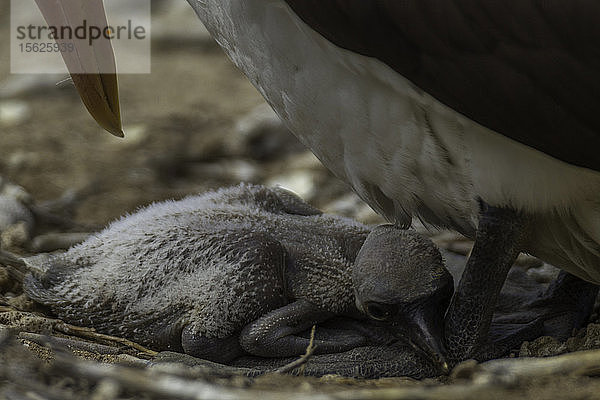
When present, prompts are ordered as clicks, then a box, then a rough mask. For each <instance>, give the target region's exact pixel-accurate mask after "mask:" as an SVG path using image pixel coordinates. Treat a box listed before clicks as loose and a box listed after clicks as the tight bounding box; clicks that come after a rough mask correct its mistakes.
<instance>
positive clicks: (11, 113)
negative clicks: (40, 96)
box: [0, 100, 31, 126]
mask: <svg viewBox="0 0 600 400" xmlns="http://www.w3.org/2000/svg"><path fill="white" fill-rule="evenodd" d="M30 116H31V107H30V106H29V104H27V103H26V102H24V101H19V100H6V101H3V102H0V125H3V126H14V125H19V124H21V123H23V122H25V121H26V120H27V119H28V118H29V117H30Z"/></svg>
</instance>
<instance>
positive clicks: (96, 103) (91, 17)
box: [35, 0, 123, 137]
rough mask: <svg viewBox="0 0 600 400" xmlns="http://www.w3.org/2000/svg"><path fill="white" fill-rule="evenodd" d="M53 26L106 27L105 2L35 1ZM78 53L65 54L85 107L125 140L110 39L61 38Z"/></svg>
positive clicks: (73, 0) (105, 127)
mask: <svg viewBox="0 0 600 400" xmlns="http://www.w3.org/2000/svg"><path fill="white" fill-rule="evenodd" d="M35 1H36V3H37V5H38V7H39V8H40V10H41V12H42V14H43V16H44V18H45V19H46V22H47V23H48V25H49V26H57V27H61V26H71V27H72V28H75V26H74V25H77V24H81V23H82V21H84V20H86V21H87V24H88V25H93V26H98V27H106V26H107V21H106V13H105V11H104V5H103V3H102V0H35ZM57 42H59V43H65V44H67V45H70V46H69V47H71V48H73V49H74V50H75V51H69V52H62V53H61V54H62V57H63V59H64V61H65V64H66V65H67V69H68V70H69V73H70V74H71V77H72V79H73V83H74V84H75V87H76V88H77V91H78V92H79V96H80V97H81V100H82V101H83V104H84V105H85V107H86V108H87V110H88V111H89V113H90V114H91V115H92V117H94V119H95V120H96V122H98V124H99V125H100V126H101V127H102V128H104V129H105V130H107V131H108V132H110V133H112V134H113V135H115V136H119V137H123V129H122V125H121V112H120V107H119V87H118V83H117V68H116V65H115V56H114V52H113V48H112V45H111V43H110V40H108V39H105V38H100V39H96V40H93V41H92V43H91V44H90V42H89V41H88V40H79V39H69V38H58V39H57Z"/></svg>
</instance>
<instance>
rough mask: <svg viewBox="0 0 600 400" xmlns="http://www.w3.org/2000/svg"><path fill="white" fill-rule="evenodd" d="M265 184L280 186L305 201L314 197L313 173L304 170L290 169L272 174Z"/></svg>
mask: <svg viewBox="0 0 600 400" xmlns="http://www.w3.org/2000/svg"><path fill="white" fill-rule="evenodd" d="M266 186H281V187H283V188H284V189H288V190H291V191H292V192H294V193H296V194H297V195H298V196H300V197H302V198H303V199H306V200H307V201H310V200H311V199H312V198H313V197H314V195H315V192H316V189H317V188H316V187H315V179H314V176H313V174H312V173H310V172H309V171H305V170H299V171H290V172H288V173H286V174H282V175H277V176H274V177H272V178H270V179H269V180H268V181H267V182H266Z"/></svg>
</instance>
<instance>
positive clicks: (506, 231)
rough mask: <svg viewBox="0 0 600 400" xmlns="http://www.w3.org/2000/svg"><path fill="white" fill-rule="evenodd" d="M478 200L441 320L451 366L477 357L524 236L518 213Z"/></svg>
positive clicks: (524, 223)
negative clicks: (467, 247) (473, 229)
mask: <svg viewBox="0 0 600 400" xmlns="http://www.w3.org/2000/svg"><path fill="white" fill-rule="evenodd" d="M481 204H482V209H481V216H480V219H479V226H478V228H477V233H476V239H475V244H474V246H473V250H472V252H471V256H470V257H469V260H468V261H467V265H466V267H465V271H464V272H463V275H462V278H461V280H460V283H459V285H458V288H457V289H456V292H455V294H454V297H453V298H452V301H451V303H450V307H449V308H448V312H447V313H446V317H445V321H444V325H445V331H444V335H445V341H446V348H447V352H448V354H447V357H448V361H449V363H450V364H451V366H452V365H453V364H456V363H458V362H460V361H463V360H466V359H468V358H477V356H478V355H479V354H480V352H481V351H482V350H483V348H484V347H485V345H486V344H487V339H488V333H489V328H490V324H491V321H492V315H493V312H494V306H495V304H496V300H497V298H498V295H499V293H500V290H501V289H502V285H503V284H504V281H505V280H506V276H507V274H508V271H509V270H510V268H511V266H512V264H513V263H514V261H515V259H516V258H517V256H518V255H519V252H520V251H521V249H522V248H523V243H524V241H525V239H526V236H527V226H528V222H527V218H526V217H525V216H523V215H522V214H521V213H519V212H517V211H515V210H511V209H506V208H496V207H491V206H489V205H487V204H485V203H484V202H481Z"/></svg>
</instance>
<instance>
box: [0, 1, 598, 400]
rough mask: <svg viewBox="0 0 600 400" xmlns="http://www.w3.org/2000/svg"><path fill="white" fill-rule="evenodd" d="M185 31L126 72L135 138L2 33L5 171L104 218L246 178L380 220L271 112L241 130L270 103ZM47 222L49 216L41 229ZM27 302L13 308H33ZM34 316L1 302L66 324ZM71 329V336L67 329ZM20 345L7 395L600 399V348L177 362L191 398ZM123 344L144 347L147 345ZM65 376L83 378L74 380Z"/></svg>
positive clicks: (84, 218) (38, 327) (1, 343)
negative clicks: (457, 360) (406, 366)
mask: <svg viewBox="0 0 600 400" xmlns="http://www.w3.org/2000/svg"><path fill="white" fill-rule="evenodd" d="M8 4H9V2H8V0H0V26H1V27H2V28H0V32H3V33H5V32H6V33H7V32H8V28H7V27H8V24H9V14H8ZM191 12H192V11H191V9H190V10H189V13H191ZM192 23H193V22H192ZM187 33H188V34H187V35H186V32H175V33H174V35H175V36H166V35H165V36H163V37H162V38H157V39H156V40H155V41H154V43H153V48H152V73H151V74H144V75H124V76H122V77H121V78H120V88H121V102H122V113H123V119H124V130H125V133H126V135H127V138H126V139H124V140H123V139H117V138H114V137H112V136H110V135H109V134H107V133H105V132H103V131H102V130H101V129H100V128H99V127H98V126H96V125H95V123H94V122H93V120H92V119H91V118H90V117H89V115H88V114H87V112H86V111H85V109H84V107H83V106H82V104H81V102H80V100H79V97H78V96H77V94H76V92H75V89H74V88H73V87H72V86H71V85H69V84H63V85H59V86H56V85H54V83H55V82H56V80H57V78H56V77H42V78H40V77H31V76H29V77H28V76H19V75H12V74H10V73H9V63H8V61H9V54H8V44H7V42H6V41H2V42H0V54H1V58H0V131H1V135H0V176H2V177H4V178H7V179H9V180H10V181H12V182H15V183H18V184H19V185H22V186H23V187H24V188H25V189H26V190H27V191H28V192H29V193H30V194H31V195H32V196H33V198H34V199H35V200H36V202H37V203H42V202H43V201H46V200H51V199H55V198H57V197H60V196H61V195H62V194H63V193H65V191H68V190H78V189H84V188H85V189H86V193H87V195H86V196H85V197H83V198H81V199H79V200H78V201H76V202H75V204H74V206H73V207H72V210H71V211H72V216H73V218H74V220H75V221H77V222H78V223H80V224H94V225H104V224H105V223H107V222H108V221H110V220H111V219H114V218H116V217H118V216H120V215H122V214H124V213H126V212H129V211H132V210H135V209H136V208H137V207H138V206H140V205H144V204H148V203H149V202H151V201H156V200H162V199H167V198H181V197H183V196H185V195H186V194H190V193H197V192H201V191H205V190H207V189H211V188H216V187H220V186H225V185H231V184H235V183H238V182H239V181H251V182H256V183H266V184H274V183H281V184H284V185H285V186H288V187H290V188H292V189H294V190H296V191H297V192H299V193H300V194H301V195H302V196H303V197H305V198H306V199H307V200H309V201H310V202H312V203H313V204H314V205H316V206H318V207H320V208H325V209H327V210H330V211H334V212H340V213H345V214H347V215H351V216H354V217H357V218H359V219H362V220H363V221H366V222H376V221H378V219H377V217H376V216H375V215H374V214H373V213H372V212H370V211H369V210H368V208H367V207H365V206H364V204H362V203H361V202H360V201H358V200H357V199H356V198H355V197H353V195H351V194H350V192H349V190H348V188H347V187H346V186H345V185H344V184H343V183H341V182H339V181H338V180H336V179H335V178H334V177H332V176H331V175H330V174H329V173H328V172H327V171H326V170H325V169H324V168H322V167H321V166H320V164H318V162H317V161H316V160H315V159H314V157H312V156H311V155H310V154H309V153H307V152H306V151H305V150H303V148H302V147H301V146H300V145H299V144H298V143H297V141H296V140H295V138H293V137H292V136H291V135H289V133H287V132H285V131H284V130H282V129H281V128H280V127H278V126H277V125H276V124H275V125H273V124H271V125H268V124H267V125H265V124H264V118H263V119H262V120H261V121H263V125H261V124H260V123H258V124H257V123H254V125H253V124H252V123H251V124H250V128H248V127H246V128H244V127H242V128H240V127H239V124H240V121H243V120H244V118H245V117H246V116H247V115H248V114H249V113H251V112H252V111H253V110H255V109H256V107H257V106H260V105H261V104H264V102H263V100H262V98H261V97H260V96H259V94H258V93H257V92H256V90H255V89H254V88H253V87H252V86H251V85H250V84H249V83H248V81H247V80H246V79H245V78H244V77H243V76H242V75H241V73H240V72H239V71H237V70H236V69H235V68H234V67H233V65H232V64H231V63H230V62H229V61H228V60H227V59H226V58H225V57H224V56H223V54H222V52H221V51H220V49H218V47H217V46H216V45H214V44H213V42H212V41H211V40H210V39H209V38H207V37H206V36H204V35H202V33H201V32H200V31H199V33H198V35H197V37H195V36H194V35H191V36H192V37H191V38H190V35H189V32H187ZM178 35H179V36H178ZM3 36H4V37H7V34H5V35H3ZM58 79H60V77H59V78H58ZM15 87H16V88H18V90H15V89H14V88H15ZM246 120H248V119H246ZM48 229H49V228H48V227H47V226H45V227H40V228H39V229H38V231H37V232H35V234H37V233H45V232H47V231H48ZM446 244H447V243H446ZM16 251H20V252H23V253H25V252H27V246H26V245H23V246H21V247H18V246H17V248H16ZM0 275H1V274H0ZM0 278H1V277H0ZM3 279H4V278H3ZM3 282H6V279H5V280H4V281H3ZM2 293H3V294H6V293H9V294H10V293H12V294H17V295H18V288H15V287H12V286H10V285H8V286H7V285H6V284H5V286H4V287H2ZM22 300H23V299H20V300H19V301H13V302H12V303H11V305H12V306H16V307H17V308H21V309H26V310H29V309H31V305H30V304H28V303H27V302H25V303H23V301H22ZM38 311H40V310H38ZM15 313H16V314H15ZM23 318H25V319H24V320H23V319H22V316H21V314H19V313H18V312H16V311H14V308H11V307H8V306H2V308H0V323H1V324H4V325H7V326H13V327H14V326H18V327H20V328H19V329H18V330H19V331H20V332H34V333H41V334H50V333H51V334H58V333H60V332H57V329H56V327H55V326H53V325H52V322H49V321H50V320H47V319H44V318H42V317H40V318H41V319H39V320H38V319H35V318H37V317H35V318H33V317H32V316H31V314H27V315H26V317H23ZM31 318H33V320H32V319H31ZM15 319H16V321H17V322H16V323H15ZM32 321H33V322H32ZM60 335H62V336H65V334H64V332H62V333H60V334H59V336H60ZM0 336H1V335H0ZM599 337H600V334H598V329H597V326H596V325H591V328H590V329H589V330H588V332H587V335H586V332H582V333H581V334H580V339H578V340H579V341H578V342H577V340H575V339H573V340H571V342H570V345H569V344H564V345H560V344H557V343H554V342H549V341H540V342H538V343H536V344H535V345H529V347H525V348H524V350H523V351H524V352H528V353H527V354H528V355H554V354H560V353H565V352H567V351H572V350H584V349H595V348H599V347H600V340H599ZM29 339H31V337H30V338H29ZM11 343H12V342H11V341H10V340H9V339H7V338H1V337H0V347H2V349H3V350H1V349H0V350H1V351H2V352H3V353H2V356H1V357H0V398H98V399H100V398H106V399H109V398H169V397H171V398H219V397H227V396H229V398H245V397H252V396H256V391H260V393H261V396H263V397H270V396H271V395H273V396H274V398H278V396H280V395H282V394H281V393H282V392H285V393H287V394H286V397H291V398H294V396H296V397H298V398H328V397H324V396H326V395H327V396H333V397H331V398H482V396H485V398H500V397H504V398H506V397H510V398H556V399H562V398H582V399H583V398H600V391H599V390H600V381H599V380H598V379H597V378H594V377H593V376H594V375H596V374H598V372H599V371H600V361H598V360H596V358H598V359H600V356H598V355H597V354H596V353H593V352H592V353H585V354H586V355H585V356H584V355H582V356H581V368H570V367H568V366H567V367H565V365H566V364H565V361H564V360H563V359H557V360H558V361H556V365H560V367H556V366H554V367H548V368H542V369H541V370H540V371H541V372H540V371H538V372H539V373H534V374H530V375H528V374H527V373H523V372H522V371H521V372H518V373H517V372H514V371H513V370H511V369H510V368H507V369H505V370H504V371H505V372H503V373H497V371H496V372H494V373H487V372H486V369H485V368H484V367H481V366H480V367H476V366H469V365H467V366H466V367H463V368H462V369H461V370H459V371H458V372H456V373H455V374H454V377H453V378H452V379H443V380H441V381H438V380H427V381H424V382H415V381H412V380H409V379H404V378H398V379H384V380H378V381H359V380H351V379H339V378H332V377H329V378H322V379H313V378H302V377H282V376H279V375H276V376H270V377H266V378H260V379H257V380H250V379H247V378H242V377H239V376H225V377H223V376H220V375H219V374H216V375H215V374H211V373H210V372H206V371H205V373H204V375H203V374H199V373H198V372H197V371H196V370H195V372H193V373H192V372H190V371H189V370H177V371H175V372H173V371H170V372H169V373H170V374H171V375H169V376H171V377H172V376H176V377H178V378H180V379H181V381H182V382H183V383H187V384H189V385H191V386H190V387H193V388H195V389H194V390H196V389H197V391H196V392H194V393H196V394H195V395H190V396H188V397H186V396H184V395H183V394H182V393H179V394H173V393H169V392H160V393H162V394H161V395H157V396H158V397H153V396H154V394H152V393H149V392H148V390H144V388H143V387H141V388H140V386H143V385H141V384H138V385H137V386H136V385H135V384H132V383H131V381H123V382H121V381H119V379H116V378H115V377H114V376H113V377H112V378H110V377H108V378H107V376H108V375H106V374H109V372H106V371H105V372H103V373H104V374H105V375H101V376H98V375H97V374H96V375H94V374H93V373H92V372H90V371H91V370H92V369H93V368H92V367H90V366H89V365H87V364H86V365H85V366H79V364H77V363H78V362H79V361H78V360H79V358H75V359H73V358H71V356H69V355H62V356H61V354H60V352H59V354H58V356H57V354H53V353H52V351H50V350H48V348H47V346H44V344H43V343H42V345H39V344H35V341H32V340H28V339H25V338H24V337H23V336H22V337H21V339H20V341H19V343H26V344H27V346H28V348H29V349H30V350H33V352H31V351H29V350H25V351H24V350H23V347H22V346H20V345H14V344H11ZM561 346H562V347H561ZM569 346H570V347H569ZM55 353H56V352H55ZM76 353H77V354H76V355H79V356H83V358H85V359H90V360H96V361H113V362H114V361H123V360H129V361H131V360H130V359H127V357H125V356H122V355H121V356H114V355H113V356H110V355H106V354H104V355H102V354H99V353H98V352H96V353H94V352H85V351H80V352H76ZM125 353H127V354H129V355H130V356H140V354H139V352H136V351H125ZM589 354H591V355H589ZM61 357H62V358H61ZM586 357H587V358H586ZM594 357H596V358H594ZM143 358H145V357H143V356H142V359H143ZM590 359H591V361H590ZM40 360H43V361H40ZM52 360H54V361H52ZM577 360H578V359H575V361H573V360H567V361H568V362H571V364H568V365H571V366H572V365H573V362H575V365H578V363H579V361H577ZM53 363H54V364H53ZM586 363H587V364H586ZM133 364H135V362H134V363H133ZM15 365H22V366H23V368H24V369H23V370H24V371H28V372H23V373H21V374H19V373H17V372H15V371H19V370H15V369H14V368H12V367H14V366H15ZM93 365H97V364H93ZM553 365H554V364H553ZM74 366H76V368H75V367H74ZM9 367H10V368H9ZM11 368H12V369H11ZM28 368H29V369H28ZM128 368H132V369H131V370H127V371H126V373H125V375H121V376H129V375H127V374H130V373H131V374H132V375H131V376H132V378H131V379H133V380H134V381H135V380H136V379H137V381H138V383H139V382H145V381H144V379H148V376H141V375H140V376H138V375H135V374H137V373H139V368H138V369H136V368H135V365H134V367H131V366H130V367H128ZM181 368H183V367H181ZM528 368H529V367H528ZM531 368H534V367H531ZM7 371H8V372H7ZM32 371H37V372H38V375H35V379H39V382H36V385H38V386H36V387H35V388H32V389H31V390H32V392H35V393H36V395H37V396H38V397H27V395H26V394H23V393H26V392H27V390H26V389H24V388H23V385H25V386H27V384H26V383H24V382H25V381H24V378H23V377H24V376H29V375H27V374H28V373H30V374H31V373H32ZM74 371H78V372H74ZM82 371H83V372H82ZM482 371H483V372H482ZM506 371H508V372H506ZM194 373H196V374H197V375H194ZM486 373H487V375H486ZM511 374H512V375H511ZM142 375H143V373H142ZM68 377H70V378H68ZM109 378H110V379H109ZM192 378H194V379H192ZM32 379H33V378H32ZM61 379H63V380H61ZM64 379H67V380H68V379H71V380H70V381H69V380H68V382H67V383H66V384H65V383H64ZM115 382H116V383H115ZM128 382H129V383H128ZM61 385H63V386H61ZM65 385H66V386H65ZM111 385H112V386H111ZM127 385H129V386H127ZM193 385H197V386H193ZM198 385H200V386H201V385H205V386H202V387H200V386H198ZM65 387H66V388H67V389H68V390H67V392H68V393H69V395H68V396H67V397H64V396H66V395H65V394H64V393H67V392H64V391H63V392H61V390H63V389H65ZM44 388H47V390H48V391H47V392H44V390H45V389H44ZM115 388H116V389H115ZM65 390H66V389H65ZM111 390H112V391H111ZM202 390H206V391H202ZM211 390H212V392H211ZM215 390H216V392H215ZM220 390H221V392H220ZM11 393H12V394H11ZM15 393H17V394H18V395H17V394H15ZM40 393H42V394H40ZM44 393H45V394H44ZM61 393H62V394H61ZM160 393H159V394H160ZM265 393H266V394H265ZM269 393H271V394H269ZM273 393H274V394H273ZM277 393H279V395H278V394H277ZM221 395H222V396H221ZM3 396H4V397H3ZM11 396H12V397H11ZM40 396H41V397H40ZM69 396H70V397H69Z"/></svg>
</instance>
